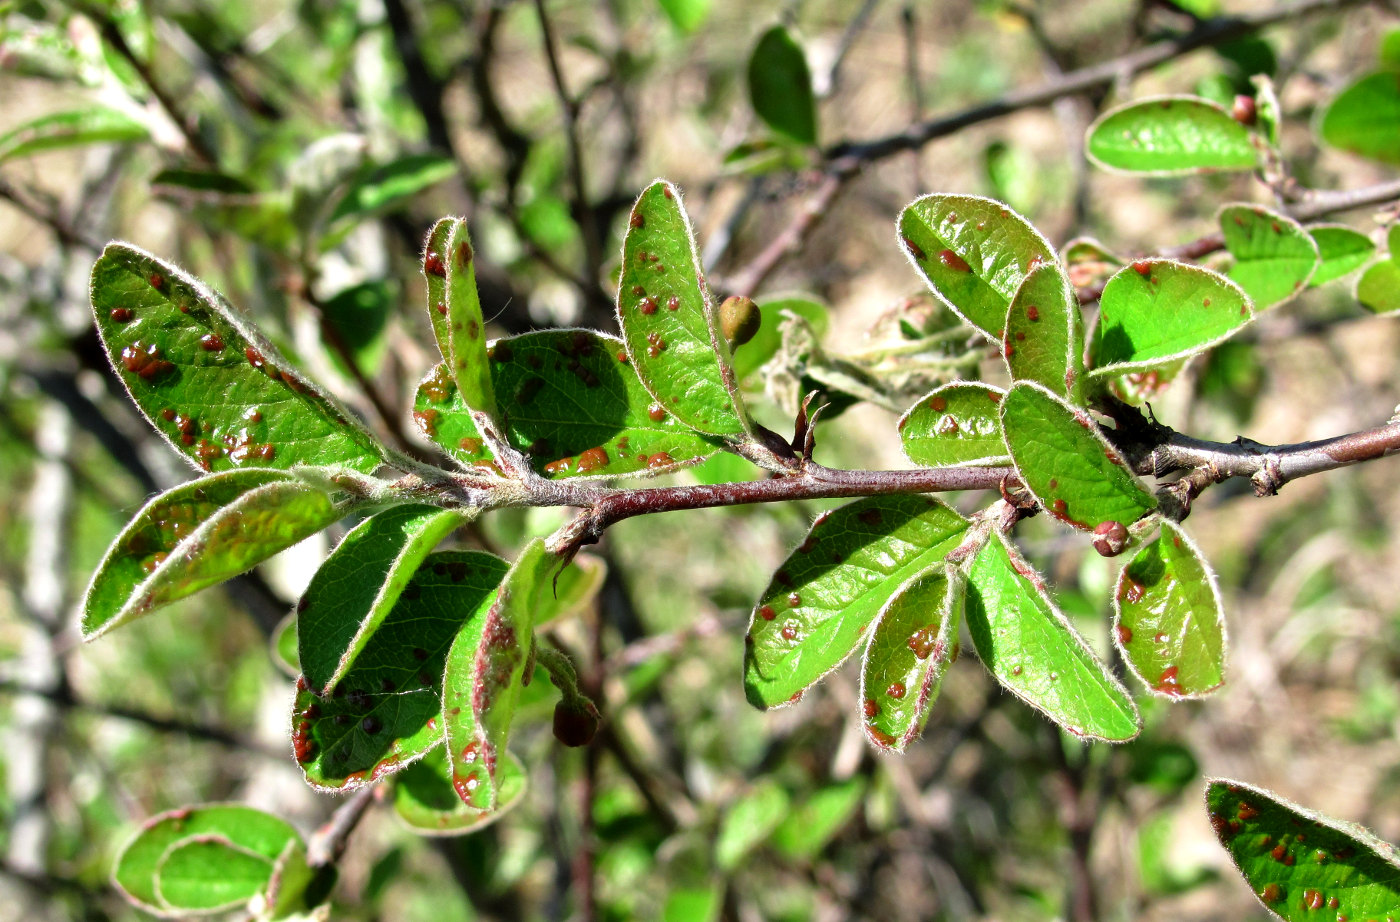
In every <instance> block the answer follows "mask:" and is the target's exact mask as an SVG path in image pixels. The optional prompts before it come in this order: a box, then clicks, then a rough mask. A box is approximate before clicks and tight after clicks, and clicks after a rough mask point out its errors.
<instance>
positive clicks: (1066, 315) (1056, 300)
mask: <svg viewBox="0 0 1400 922" xmlns="http://www.w3.org/2000/svg"><path fill="white" fill-rule="evenodd" d="M1001 353H1002V355H1003V356H1005V357H1006V367H1007V368H1009V369H1010V371H1011V379H1012V380H1013V381H1038V382H1040V383H1041V384H1043V385H1045V386H1046V387H1047V388H1049V389H1050V390H1051V391H1053V392H1054V393H1055V394H1056V395H1058V396H1060V397H1064V398H1065V399H1066V400H1068V401H1070V402H1071V403H1078V402H1079V386H1080V382H1081V381H1082V379H1083V377H1084V320H1083V318H1082V317H1081V316H1080V314H1079V302H1078V300H1077V299H1076V298H1075V296H1074V292H1073V291H1071V290H1070V287H1069V280H1068V279H1066V278H1065V275H1064V273H1063V272H1061V271H1060V267H1059V266H1058V265H1056V264H1055V263H1047V264H1045V265H1043V266H1038V267H1036V268H1035V269H1033V270H1031V272H1030V273H1029V274H1028V275H1027V276H1026V278H1025V281H1023V282H1022V283H1021V287H1020V288H1018V289H1016V296H1015V297H1014V298H1012V299H1011V305H1010V307H1008V308H1007V311H1006V334H1005V336H1003V337H1002V343H1001Z"/></svg>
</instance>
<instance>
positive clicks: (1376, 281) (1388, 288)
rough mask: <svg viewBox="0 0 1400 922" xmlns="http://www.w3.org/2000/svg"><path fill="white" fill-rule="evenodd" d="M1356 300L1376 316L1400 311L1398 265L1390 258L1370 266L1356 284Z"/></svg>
mask: <svg viewBox="0 0 1400 922" xmlns="http://www.w3.org/2000/svg"><path fill="white" fill-rule="evenodd" d="M1356 300H1358V301H1360V302H1361V303H1362V304H1363V305H1365V306H1366V307H1367V308H1368V309H1370V310H1372V311H1375V312H1376V313H1377V314H1389V313H1392V312H1394V311H1398V310H1400V263H1397V262H1396V261H1395V259H1394V258H1391V259H1383V260H1381V261H1380V262H1378V263H1375V264H1374V265H1372V266H1370V267H1369V268H1368V269H1367V270H1366V271H1365V272H1363V273H1362V274H1361V278H1360V279H1359V280H1358V281H1357V283H1356Z"/></svg>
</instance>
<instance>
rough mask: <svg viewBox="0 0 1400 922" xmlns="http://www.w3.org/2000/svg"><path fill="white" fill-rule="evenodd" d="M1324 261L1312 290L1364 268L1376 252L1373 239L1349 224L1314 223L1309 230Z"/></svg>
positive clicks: (1312, 279) (1319, 264)
mask: <svg viewBox="0 0 1400 922" xmlns="http://www.w3.org/2000/svg"><path fill="white" fill-rule="evenodd" d="M1308 233H1309V234H1311V235H1312V239H1313V243H1315V244H1317V250H1318V254H1319V256H1320V257H1321V261H1320V262H1319V263H1318V266H1317V269H1316V270H1315V271H1314V272H1313V274H1312V278H1310V279H1309V280H1308V287H1310V288H1315V287H1317V286H1318V285H1324V284H1326V283H1327V282H1331V281H1333V280H1335V279H1339V278H1341V277H1342V276H1344V275H1347V274H1349V273H1351V272H1354V271H1355V270H1357V269H1360V268H1361V267H1362V266H1364V265H1365V264H1366V261H1367V260H1368V259H1370V258H1371V254H1372V253H1374V252H1375V251H1376V245H1375V244H1374V243H1372V242H1371V238H1370V237H1367V236H1366V235H1365V234H1363V233H1361V232H1360V231H1358V230H1353V229H1352V228H1350V227H1347V226H1346V225H1345V224H1314V225H1312V226H1311V227H1309V228H1308Z"/></svg>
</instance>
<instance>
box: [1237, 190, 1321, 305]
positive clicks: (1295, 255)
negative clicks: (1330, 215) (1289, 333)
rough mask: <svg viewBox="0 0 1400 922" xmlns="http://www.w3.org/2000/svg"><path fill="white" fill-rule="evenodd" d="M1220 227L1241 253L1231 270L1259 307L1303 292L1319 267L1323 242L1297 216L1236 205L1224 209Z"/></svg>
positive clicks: (1241, 286) (1276, 302) (1238, 282)
mask: <svg viewBox="0 0 1400 922" xmlns="http://www.w3.org/2000/svg"><path fill="white" fill-rule="evenodd" d="M1220 230H1221V232H1222V233H1223V234H1224V235H1225V249H1227V250H1229V251H1230V255H1231V256H1233V257H1234V258H1235V262H1234V264H1233V265H1231V266H1230V269H1229V271H1228V272H1227V273H1226V274H1227V275H1229V277H1230V279H1231V281H1233V282H1235V284H1237V285H1239V286H1240V288H1242V289H1244V292H1245V294H1247V295H1249V297H1250V299H1251V300H1253V301H1254V306H1255V309H1256V310H1261V311H1262V310H1264V309H1266V308H1269V307H1273V306H1274V305H1275V304H1280V303H1282V302H1284V301H1287V300H1288V299H1289V298H1292V297H1293V296H1294V295H1296V294H1298V292H1300V291H1302V290H1303V289H1304V288H1306V287H1307V285H1308V280H1309V279H1310V278H1312V274H1313V270H1314V269H1316V268H1317V264H1318V248H1317V244H1316V243H1314V242H1313V238H1312V237H1311V236H1310V235H1309V234H1308V232H1307V231H1305V230H1303V226H1302V225H1301V224H1299V223H1298V222H1297V221H1294V220H1293V219H1292V218H1289V217H1286V216H1284V215H1281V214H1276V213H1274V212H1272V211H1267V210H1265V209H1263V208H1259V207H1257V206H1252V205H1230V206H1227V207H1225V208H1222V209H1221V210H1220Z"/></svg>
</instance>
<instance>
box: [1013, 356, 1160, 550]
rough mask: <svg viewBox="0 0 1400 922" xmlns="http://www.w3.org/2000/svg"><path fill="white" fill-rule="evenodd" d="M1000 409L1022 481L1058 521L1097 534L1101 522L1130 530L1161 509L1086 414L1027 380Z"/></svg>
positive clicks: (1016, 386) (1014, 389) (1154, 498)
mask: <svg viewBox="0 0 1400 922" xmlns="http://www.w3.org/2000/svg"><path fill="white" fill-rule="evenodd" d="M1001 408H1002V409H1001V421H1002V427H1003V430H1004V431H1005V433H1006V445H1007V448H1009V449H1010V451H1011V459H1012V461H1013V462H1014V463H1015V465H1016V470H1017V472H1018V473H1019V474H1020V476H1021V482H1022V483H1024V484H1025V485H1026V488H1027V489H1029V490H1030V491H1031V492H1032V493H1033V494H1035V497H1036V500H1037V501H1038V502H1039V503H1040V504H1041V506H1042V507H1043V508H1044V509H1045V511H1046V512H1048V513H1050V514H1051V515H1052V516H1054V517H1055V518H1057V519H1059V520H1060V521H1062V522H1066V523H1068V524H1070V525H1073V526H1074V527H1075V528H1081V529H1084V530H1085V531H1093V530H1094V529H1095V528H1096V527H1098V526H1099V525H1100V524H1102V523H1103V522H1121V523H1123V524H1124V525H1128V524H1130V523H1132V522H1135V521H1137V520H1138V519H1139V518H1141V517H1142V516H1143V515H1144V514H1146V513H1148V512H1150V511H1151V510H1153V509H1155V508H1157V499H1156V497H1154V496H1153V495H1152V494H1151V493H1149V492H1147V490H1146V489H1144V488H1143V486H1142V484H1141V483H1140V482H1139V481H1138V479H1137V477H1135V476H1134V475H1133V473H1132V472H1131V471H1129V470H1128V469H1127V467H1126V466H1125V465H1124V462H1123V457H1122V456H1121V455H1119V454H1118V452H1117V450H1116V449H1114V448H1113V447H1112V446H1111V445H1109V443H1108V441H1107V440H1106V439H1105V438H1104V437H1103V435H1102V434H1100V433H1099V431H1098V427H1097V426H1095V425H1094V421H1093V420H1092V419H1090V417H1089V414H1088V413H1087V412H1086V411H1084V410H1081V409H1078V408H1076V407H1072V406H1070V405H1069V404H1067V403H1065V402H1064V401H1063V400H1061V399H1060V398H1059V397H1056V396H1055V395H1054V394H1052V393H1050V392H1049V391H1047V390H1046V389H1045V388H1043V387H1041V386H1040V385H1039V384H1032V383H1030V382H1027V381H1022V382H1020V383H1019V384H1016V385H1015V386H1014V387H1012V388H1011V390H1010V392H1008V393H1007V395H1006V399H1005V400H1003V401H1002V403H1001Z"/></svg>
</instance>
